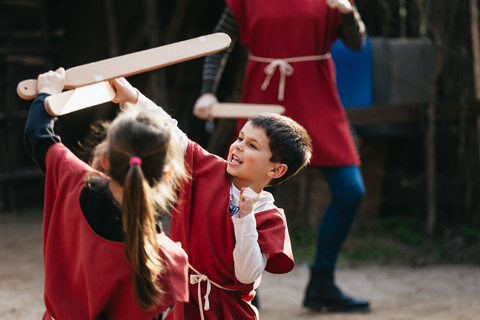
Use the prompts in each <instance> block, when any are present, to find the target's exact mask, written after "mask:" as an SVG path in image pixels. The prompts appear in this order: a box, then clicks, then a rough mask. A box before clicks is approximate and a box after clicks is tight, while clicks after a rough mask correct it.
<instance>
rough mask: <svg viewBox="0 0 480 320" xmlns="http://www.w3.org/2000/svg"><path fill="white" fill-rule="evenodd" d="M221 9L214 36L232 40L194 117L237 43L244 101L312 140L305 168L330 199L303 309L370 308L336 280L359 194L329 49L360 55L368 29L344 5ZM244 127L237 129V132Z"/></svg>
mask: <svg viewBox="0 0 480 320" xmlns="http://www.w3.org/2000/svg"><path fill="white" fill-rule="evenodd" d="M225 2H226V4H227V6H226V8H225V11H224V13H223V15H222V16H221V18H220V20H219V22H218V24H217V26H216V28H215V30H214V31H215V32H225V33H227V34H228V35H230V37H231V38H232V45H231V46H230V48H229V49H228V50H226V51H223V52H220V53H216V54H212V55H209V56H207V57H206V58H205V62H204V69H203V73H202V79H203V85H202V89H201V95H200V97H199V98H198V99H197V101H196V103H195V106H194V110H193V113H194V114H195V115H196V116H197V117H198V118H200V119H209V120H212V116H211V107H212V105H213V104H214V103H216V102H217V98H216V91H217V87H218V84H219V82H220V79H221V75H222V72H223V69H224V66H225V64H226V63H227V59H228V57H229V54H230V52H231V50H232V48H233V45H234V44H235V43H236V42H237V41H240V42H241V43H242V44H243V45H245V46H246V47H247V48H248V50H249V56H248V60H247V65H246V68H245V78H244V84H243V92H242V99H241V100H242V102H243V103H265V104H281V105H283V106H284V107H285V109H286V111H285V115H286V116H288V117H290V118H292V119H294V120H295V121H297V122H298V123H300V124H301V125H302V126H304V127H305V128H306V129H307V131H308V133H309V134H310V136H311V137H312V141H313V156H312V160H311V162H310V165H311V166H315V167H318V168H319V169H320V170H321V171H322V172H323V174H324V176H325V178H326V181H327V182H328V184H329V186H330V189H331V193H332V199H331V202H330V204H329V205H328V207H327V210H326V212H325V213H324V216H323V218H322V221H321V223H320V226H319V229H318V233H317V243H316V255H315V259H314V263H313V265H312V266H311V275H310V281H309V283H308V286H307V290H306V293H305V299H304V301H303V305H304V306H305V307H307V308H311V309H314V310H324V309H327V310H330V311H337V312H352V311H361V312H364V311H369V310H370V306H369V302H368V301H366V300H363V299H358V298H354V297H351V296H349V295H347V294H345V293H343V292H342V291H341V289H340V288H339V287H338V286H337V285H336V282H335V276H334V275H335V269H336V263H337V259H338V255H339V252H340V250H341V248H342V246H343V243H344V241H345V239H346V238H347V236H348V234H349V233H350V230H351V226H352V224H353V221H354V219H355V216H356V213H357V210H358V207H359V205H360V203H361V201H362V198H363V196H364V193H365V188H364V184H363V178H362V174H361V171H360V167H359V166H360V159H359V156H358V154H357V151H356V147H355V144H354V141H353V138H352V134H351V131H350V127H349V123H348V120H347V117H346V113H345V110H344V108H343V106H342V103H341V101H340V98H339V95H338V90H337V86H336V74H335V66H334V62H333V61H332V58H331V56H330V48H331V47H332V45H333V44H334V42H335V41H336V40H337V39H338V38H340V39H341V40H342V41H343V42H344V43H345V45H346V46H347V47H348V48H350V49H352V50H356V51H360V50H361V49H362V47H363V45H364V44H365V39H366V30H365V26H364V24H363V22H362V20H361V17H360V14H359V13H358V11H357V9H356V7H355V5H354V3H353V1H348V0H316V1H301V2H298V1H294V0H262V1H247V0H226V1H225ZM243 124H244V122H243V121H238V122H237V131H238V129H239V128H241V127H242V126H243ZM319 214H321V213H320V212H319Z"/></svg>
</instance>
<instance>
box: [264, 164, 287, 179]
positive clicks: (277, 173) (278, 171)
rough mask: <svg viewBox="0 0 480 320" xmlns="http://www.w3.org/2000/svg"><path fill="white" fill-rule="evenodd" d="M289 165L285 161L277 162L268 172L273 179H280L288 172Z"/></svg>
mask: <svg viewBox="0 0 480 320" xmlns="http://www.w3.org/2000/svg"><path fill="white" fill-rule="evenodd" d="M287 169H288V166H287V165H286V164H285V163H276V164H275V166H274V167H273V168H272V170H270V171H269V172H268V177H269V178H271V179H278V178H280V177H281V176H283V175H284V174H285V172H287Z"/></svg>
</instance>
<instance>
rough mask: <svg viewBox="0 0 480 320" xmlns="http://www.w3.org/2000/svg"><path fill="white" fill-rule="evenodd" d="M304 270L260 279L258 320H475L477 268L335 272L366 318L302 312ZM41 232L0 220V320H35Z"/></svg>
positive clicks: (9, 218) (26, 223) (31, 223)
mask: <svg viewBox="0 0 480 320" xmlns="http://www.w3.org/2000/svg"><path fill="white" fill-rule="evenodd" d="M307 281H308V269H307V268H306V267H304V266H301V265H298V266H297V267H295V269H294V270H293V271H292V272H291V273H289V274H287V275H271V274H268V273H265V275H264V277H263V282H262V285H261V286H260V290H259V299H260V305H261V309H260V318H261V319H262V320H274V319H275V320H287V319H288V320H290V319H300V320H301V319H329V320H346V319H348V320H412V319H415V320H427V319H428V320H430V319H431V320H433V319H435V320H447V319H448V320H474V319H480V303H479V302H480V268H479V267H474V266H453V265H450V266H435V267H425V268H420V269H417V268H416V269H414V268H408V267H394V266H388V267H386V266H376V265H373V266H363V267H359V268H355V269H343V270H338V272H337V282H338V283H339V285H340V286H341V287H342V288H343V289H344V291H346V292H348V293H350V294H354V295H357V296H359V297H362V298H368V299H369V300H370V302H371V306H372V311H371V312H370V313H365V314H331V313H321V314H318V313H313V312H310V311H308V310H307V309H304V308H302V307H301V302H302V299H303V291H304V288H305V285H306V283H307ZM42 299H43V264H42V225H41V214H39V213H38V212H33V213H22V214H18V215H12V214H0V319H9V320H10V319H15V320H27V319H28V320H33V319H41V317H42V314H43V312H44V304H43V300H42Z"/></svg>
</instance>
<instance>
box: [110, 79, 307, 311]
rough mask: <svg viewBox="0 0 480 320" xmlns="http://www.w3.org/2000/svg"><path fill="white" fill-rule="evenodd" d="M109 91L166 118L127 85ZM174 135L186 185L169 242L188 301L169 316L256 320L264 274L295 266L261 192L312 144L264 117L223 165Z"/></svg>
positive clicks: (249, 126) (277, 215) (300, 163)
mask: <svg viewBox="0 0 480 320" xmlns="http://www.w3.org/2000/svg"><path fill="white" fill-rule="evenodd" d="M114 85H115V87H116V90H117V96H122V101H123V102H131V103H136V104H137V105H143V106H144V107H147V108H157V110H158V112H160V113H163V114H164V116H165V117H168V118H169V119H171V118H170V117H169V116H168V115H167V114H166V113H164V111H163V110H161V108H158V107H156V106H155V105H154V104H153V102H151V101H149V100H148V99H146V98H145V97H144V96H143V95H142V94H140V93H138V92H137V91H136V90H135V89H134V88H133V87H131V86H130V85H129V84H128V83H127V82H126V81H125V80H124V79H122V80H121V81H116V82H114ZM179 135H180V137H181V140H182V146H183V148H184V150H185V167H186V169H187V170H188V172H189V174H190V175H191V179H184V180H183V183H182V186H181V189H180V194H179V200H178V202H177V204H176V206H175V209H174V212H173V216H172V222H171V229H170V236H171V237H172V239H173V240H175V241H180V242H181V243H182V247H183V248H184V249H185V251H186V252H187V254H188V256H189V263H190V265H191V276H190V301H189V302H188V303H184V304H183V305H181V306H180V305H177V306H176V307H175V309H174V310H173V312H172V314H171V316H172V318H173V319H188V320H195V319H209V320H213V319H232V320H233V319H235V320H238V319H258V312H257V310H256V308H255V307H254V306H253V305H252V304H251V303H250V301H251V300H252V298H253V297H254V295H255V289H256V288H257V287H258V285H259V284H260V280H261V274H262V272H263V271H264V270H266V271H268V272H271V273H287V272H289V271H291V270H292V269H293V266H294V261H293V255H292V251H291V244H290V239H289V235H288V230H287V224H286V220H285V216H284V213H283V210H282V209H279V208H277V207H276V206H275V205H274V204H273V202H274V199H273V196H272V195H271V194H270V193H269V192H266V191H264V190H263V189H264V188H265V187H266V186H269V185H275V184H278V183H280V182H282V181H284V180H285V179H287V178H289V177H291V176H293V175H295V174H296V173H297V172H298V171H299V170H300V169H301V168H303V167H304V166H305V165H306V164H307V163H308V162H309V160H310V157H311V141H310V137H309V136H308V134H307V132H306V130H305V129H304V128H303V127H301V126H300V125H298V124H297V123H296V122H294V121H293V120H291V119H290V118H287V117H284V116H280V115H275V114H261V115H258V116H254V117H251V118H250V119H249V120H248V122H247V123H246V124H245V126H244V127H243V129H242V130H241V131H240V134H239V136H238V139H237V140H236V141H235V142H234V143H233V144H232V145H231V146H230V150H229V154H228V157H227V160H224V159H222V158H220V157H217V156H216V155H213V154H210V153H208V152H207V151H205V150H204V149H202V148H201V147H200V146H199V145H198V144H196V143H194V142H193V141H190V140H188V138H186V136H185V134H183V133H182V132H180V133H179ZM169 319H170V316H169Z"/></svg>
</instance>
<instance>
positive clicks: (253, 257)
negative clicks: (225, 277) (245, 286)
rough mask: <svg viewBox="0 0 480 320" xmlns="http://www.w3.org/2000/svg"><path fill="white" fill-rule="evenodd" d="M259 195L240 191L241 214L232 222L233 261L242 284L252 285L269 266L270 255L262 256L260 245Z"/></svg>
mask: <svg viewBox="0 0 480 320" xmlns="http://www.w3.org/2000/svg"><path fill="white" fill-rule="evenodd" d="M257 200H258V194H257V193H256V192H255V191H253V190H252V189H250V188H243V189H242V190H241V191H240V212H239V214H238V217H235V216H234V217H233V218H232V221H233V224H234V230H235V241H236V242H235V248H234V250H233V261H234V266H235V277H236V278H237V279H238V281H240V282H242V283H252V282H254V281H255V280H257V279H258V278H259V277H260V276H261V275H262V272H263V270H264V269H265V266H266V265H267V259H268V254H262V252H261V251H260V246H259V244H258V242H257V241H258V232H257V223H256V220H255V214H254V212H253V211H254V205H255V203H256V202H257Z"/></svg>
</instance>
